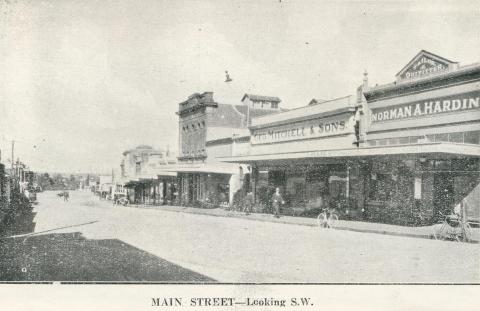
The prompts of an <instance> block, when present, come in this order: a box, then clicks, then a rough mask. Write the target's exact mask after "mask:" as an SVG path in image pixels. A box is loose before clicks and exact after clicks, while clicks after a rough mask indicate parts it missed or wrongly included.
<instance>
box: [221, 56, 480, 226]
mask: <svg viewBox="0 0 480 311" xmlns="http://www.w3.org/2000/svg"><path fill="white" fill-rule="evenodd" d="M479 98H480V64H473V65H468V66H460V64H459V63H457V62H452V61H450V60H448V59H445V58H443V57H440V56H437V55H434V54H432V53H429V52H426V51H421V52H420V53H418V55H416V56H415V57H414V58H413V59H412V60H411V61H410V62H409V63H408V64H407V65H406V66H405V67H404V68H403V69H402V70H401V71H400V72H399V73H398V74H397V75H396V77H395V81H394V82H393V83H390V84H386V85H377V86H374V87H369V85H368V79H367V75H366V74H365V78H364V82H363V85H362V86H360V87H359V89H358V92H357V96H356V98H355V97H353V96H347V97H343V98H338V99H335V100H330V101H325V100H312V101H311V102H310V104H309V105H308V106H306V107H301V108H298V109H293V110H291V111H288V112H281V113H278V114H272V115H270V116H263V117H258V118H254V119H252V121H251V125H250V127H249V129H250V134H251V138H250V147H249V151H248V152H246V153H245V154H243V155H237V156H232V157H224V158H222V160H223V161H226V162H231V163H245V164H249V165H251V166H252V168H253V169H252V171H253V172H252V175H253V176H252V183H253V189H254V192H255V201H256V203H257V205H258V206H259V209H260V210H267V211H268V210H269V209H270V205H271V196H272V193H273V191H274V189H275V188H280V189H281V193H282V196H283V197H284V200H285V202H286V204H285V206H284V211H285V212H287V213H297V214H303V215H309V213H310V214H312V215H314V214H315V213H318V211H319V209H321V208H324V207H330V208H332V207H333V208H336V209H337V212H338V213H340V216H341V218H344V219H364V220H368V221H376V222H384V223H394V224H401V225H418V224H431V223H434V222H436V221H437V220H438V219H439V216H440V215H441V213H443V214H445V213H448V212H450V211H451V210H452V209H453V207H454V206H455V205H457V204H459V202H461V201H462V202H464V203H465V204H467V206H468V209H467V210H468V217H469V218H470V219H471V220H478V219H479V218H480V217H479V202H480V197H479V195H480V188H479V182H480V180H479V158H480V144H479V143H480V142H479V139H480V136H479V135H480V134H479V133H480V132H479V130H480V109H479Z"/></svg>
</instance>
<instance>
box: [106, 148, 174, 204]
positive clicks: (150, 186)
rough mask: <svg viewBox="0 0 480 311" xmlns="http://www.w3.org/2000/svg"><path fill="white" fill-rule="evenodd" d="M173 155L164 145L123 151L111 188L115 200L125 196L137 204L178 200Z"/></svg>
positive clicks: (165, 202) (170, 202) (167, 202)
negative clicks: (173, 170) (170, 169)
mask: <svg viewBox="0 0 480 311" xmlns="http://www.w3.org/2000/svg"><path fill="white" fill-rule="evenodd" d="M176 162H177V160H176V155H175V154H174V153H172V152H170V150H169V149H168V148H167V149H166V150H164V149H154V148H152V147H151V146H147V145H140V146H138V147H136V148H133V149H129V150H126V151H125V152H123V159H122V161H121V164H120V169H121V172H120V175H119V176H118V177H116V178H115V183H114V185H113V187H112V189H113V197H114V200H115V199H118V198H121V197H126V198H127V199H128V201H129V202H130V203H136V204H152V205H159V204H172V203H174V202H176V200H177V193H178V192H177V180H176V176H177V174H176V173H175V172H172V171H167V170H168V169H169V168H172V167H173V166H175V164H176Z"/></svg>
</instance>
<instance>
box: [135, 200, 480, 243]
mask: <svg viewBox="0 0 480 311" xmlns="http://www.w3.org/2000/svg"><path fill="white" fill-rule="evenodd" d="M129 206H130V207H133V208H147V209H158V210H163V211H170V212H177V213H190V214H197V215H208V216H215V217H232V218H242V219H248V220H255V221H263V222H272V223H282V224H291V225H302V226H311V227H316V226H318V224H317V219H315V218H307V217H294V216H281V217H280V218H275V217H274V216H273V215H272V214H262V213H252V214H249V215H246V214H245V213H243V212H237V211H228V210H224V209H221V208H213V209H202V208H195V207H184V206H170V205H160V206H156V205H129ZM435 226H438V225H432V226H420V227H405V226H397V225H389V224H381V223H372V222H364V221H351V220H338V221H337V222H336V223H335V226H334V228H333V229H335V230H348V231H355V232H367V233H376V234H387V235H395V236H404V237H413V238H424V239H433V232H434V227H435ZM471 239H472V242H474V243H478V242H479V241H480V228H472V229H471Z"/></svg>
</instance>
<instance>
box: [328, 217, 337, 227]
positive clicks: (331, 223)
mask: <svg viewBox="0 0 480 311" xmlns="http://www.w3.org/2000/svg"><path fill="white" fill-rule="evenodd" d="M337 221H338V216H337V214H331V215H330V217H329V218H328V227H329V228H333V227H334V226H335V224H336V222H337Z"/></svg>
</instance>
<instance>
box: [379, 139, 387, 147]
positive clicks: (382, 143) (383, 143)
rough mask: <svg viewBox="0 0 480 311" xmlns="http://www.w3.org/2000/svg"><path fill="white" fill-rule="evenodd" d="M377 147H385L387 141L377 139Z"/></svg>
mask: <svg viewBox="0 0 480 311" xmlns="http://www.w3.org/2000/svg"><path fill="white" fill-rule="evenodd" d="M378 145H379V146H386V145H387V139H379V140H378Z"/></svg>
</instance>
